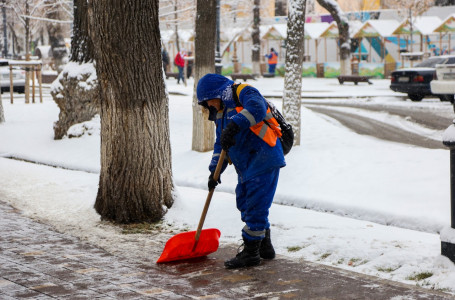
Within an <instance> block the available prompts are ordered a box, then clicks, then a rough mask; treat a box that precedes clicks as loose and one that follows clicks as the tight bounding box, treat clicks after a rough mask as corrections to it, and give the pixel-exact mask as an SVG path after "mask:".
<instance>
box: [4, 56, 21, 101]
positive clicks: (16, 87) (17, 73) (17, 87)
mask: <svg viewBox="0 0 455 300" xmlns="http://www.w3.org/2000/svg"><path fill="white" fill-rule="evenodd" d="M9 73H10V71H9V63H8V61H7V60H4V59H2V60H0V85H1V90H2V93H3V92H9V90H10V75H9ZM13 91H14V92H18V93H24V91H25V71H24V70H17V69H13Z"/></svg>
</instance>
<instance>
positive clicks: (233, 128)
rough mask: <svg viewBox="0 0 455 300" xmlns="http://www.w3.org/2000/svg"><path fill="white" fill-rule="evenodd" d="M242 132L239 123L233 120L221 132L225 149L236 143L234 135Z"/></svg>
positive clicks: (222, 144)
mask: <svg viewBox="0 0 455 300" xmlns="http://www.w3.org/2000/svg"><path fill="white" fill-rule="evenodd" d="M239 132H240V127H239V125H237V124H235V122H231V123H229V124H228V126H226V128H225V129H224V130H223V132H222V133H221V138H220V144H221V148H223V150H225V151H227V150H228V149H229V148H231V147H232V146H234V145H235V139H234V136H235V135H236V134H237V133H239Z"/></svg>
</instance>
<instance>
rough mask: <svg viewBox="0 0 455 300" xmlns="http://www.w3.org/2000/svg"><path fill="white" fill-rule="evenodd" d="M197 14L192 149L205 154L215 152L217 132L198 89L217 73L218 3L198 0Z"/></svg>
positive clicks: (209, 0)
mask: <svg viewBox="0 0 455 300" xmlns="http://www.w3.org/2000/svg"><path fill="white" fill-rule="evenodd" d="M196 13H197V18H196V37H195V40H194V44H195V64H194V93H193V142H192V144H193V145H192V149H193V150H194V151H200V152H205V151H209V150H213V144H214V141H215V140H214V135H215V131H214V126H213V122H212V121H208V115H209V114H208V110H207V109H205V108H203V107H201V106H200V105H198V104H197V95H196V88H197V83H198V81H199V79H200V78H201V77H203V76H204V75H205V74H207V73H215V35H216V1H213V0H198V1H197V12H196Z"/></svg>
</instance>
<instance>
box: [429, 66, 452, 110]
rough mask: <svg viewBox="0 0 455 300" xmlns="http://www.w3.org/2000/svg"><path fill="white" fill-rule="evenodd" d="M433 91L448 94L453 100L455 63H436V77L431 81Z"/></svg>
mask: <svg viewBox="0 0 455 300" xmlns="http://www.w3.org/2000/svg"><path fill="white" fill-rule="evenodd" d="M430 85H431V92H432V93H433V94H435V95H438V96H447V97H449V100H450V101H451V102H453V99H454V95H455V64H453V65H448V64H447V65H436V78H435V79H433V80H432V81H431V84H430Z"/></svg>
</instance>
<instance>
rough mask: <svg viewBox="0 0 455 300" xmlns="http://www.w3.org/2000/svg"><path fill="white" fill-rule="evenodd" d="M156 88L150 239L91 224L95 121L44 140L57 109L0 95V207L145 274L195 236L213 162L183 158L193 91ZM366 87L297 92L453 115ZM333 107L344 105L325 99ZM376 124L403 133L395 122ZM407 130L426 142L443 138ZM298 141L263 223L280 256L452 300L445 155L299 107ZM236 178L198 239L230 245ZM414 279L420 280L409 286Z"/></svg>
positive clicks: (276, 91)
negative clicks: (156, 156)
mask: <svg viewBox="0 0 455 300" xmlns="http://www.w3.org/2000/svg"><path fill="white" fill-rule="evenodd" d="M166 82H167V89H168V92H169V93H170V105H169V107H170V127H171V128H170V130H171V133H170V134H171V145H172V160H173V161H172V166H173V176H174V181H175V184H176V187H177V188H176V202H175V204H174V206H173V208H172V209H171V210H170V211H169V212H168V213H167V215H166V217H165V220H164V222H163V224H162V225H160V226H161V228H162V231H161V233H160V234H157V235H124V234H121V229H119V228H117V227H114V226H111V225H109V224H106V223H104V222H100V221H99V216H98V215H97V214H96V212H95V211H94V209H93V204H94V201H95V196H96V192H97V185H98V174H97V173H98V172H99V168H100V163H99V161H100V153H99V152H100V151H99V146H100V141H99V139H100V138H99V119H95V120H93V122H90V123H89V124H88V125H90V126H91V128H92V129H91V131H90V132H91V135H88V134H86V135H84V136H82V137H81V138H73V139H68V138H65V139H63V140H60V141H54V140H53V129H52V125H53V122H55V121H56V120H57V118H58V113H59V110H58V108H57V106H56V104H55V103H54V102H53V101H52V99H51V98H50V97H49V96H47V97H45V101H44V103H43V104H40V103H37V104H27V105H26V104H24V101H23V96H18V98H16V100H15V103H14V104H13V105H11V104H10V102H9V94H3V95H2V98H3V107H4V110H5V119H6V122H5V123H3V124H0V141H1V142H0V156H2V157H5V158H0V182H1V184H0V200H2V201H6V202H8V203H10V204H11V205H13V206H15V207H18V208H19V209H21V210H23V211H24V212H25V214H27V215H28V216H31V217H34V218H37V219H39V220H42V221H45V222H47V223H50V224H52V225H53V226H55V227H56V228H57V229H58V230H61V231H64V232H68V233H70V234H72V235H75V236H79V237H81V238H83V239H86V240H88V241H89V242H92V243H96V244H98V245H100V246H102V247H104V248H106V249H108V250H110V251H112V252H114V253H119V254H121V255H129V256H130V257H132V258H136V259H145V260H147V261H149V262H150V263H153V262H154V261H155V260H156V259H157V258H158V256H159V254H160V253H161V250H162V249H163V246H164V243H165V241H166V240H167V239H168V238H169V237H170V236H171V235H172V234H173V233H171V230H182V229H188V230H194V229H195V228H196V226H197V222H198V220H199V217H200V213H201V211H202V207H203V203H204V201H205V198H206V195H207V190H206V185H207V177H208V175H209V173H208V169H207V167H208V163H209V161H210V158H211V153H210V152H207V153H198V152H193V151H191V132H192V125H191V122H192V106H191V105H192V88H193V81H192V80H190V81H189V83H188V85H187V86H184V85H182V84H180V85H177V84H176V80H173V79H170V80H168V81H166ZM373 82H374V84H373V85H366V84H359V85H358V86H354V85H350V84H348V83H346V84H344V85H339V84H338V82H337V81H336V80H335V79H304V81H303V91H304V96H305V97H314V98H319V99H320V100H321V101H325V102H327V103H330V101H368V102H371V103H387V104H389V105H404V106H413V107H420V108H422V109H432V110H452V106H451V105H450V103H442V102H440V101H439V100H437V99H424V101H422V102H421V103H410V101H409V100H407V101H405V100H403V98H402V97H401V96H402V94H398V93H394V92H392V91H390V90H389V89H388V85H389V81H388V80H374V81H373ZM248 83H250V84H252V85H254V86H256V87H258V89H259V90H261V91H262V92H263V93H264V94H265V95H269V96H279V95H280V94H281V91H282V89H283V80H282V79H281V78H264V79H259V80H257V81H251V82H250V81H248ZM331 96H338V97H339V96H343V97H347V98H348V99H343V100H339V99H338V100H327V99H324V97H331ZM21 97H22V99H21ZM349 97H354V98H349ZM274 101H275V103H276V104H277V105H280V102H279V101H278V100H274ZM370 114H371V115H372V114H373V113H370ZM374 116H375V117H376V118H383V119H385V120H387V121H389V122H392V123H394V124H396V125H397V126H400V128H402V127H403V125H402V124H403V122H404V121H403V120H402V119H400V118H394V117H389V116H384V114H383V113H382V114H374ZM447 125H448V126H449V125H450V124H447ZM406 128H409V130H410V131H413V132H418V133H420V134H424V135H428V136H431V137H432V138H434V139H440V138H441V136H442V133H441V132H433V131H431V132H429V131H428V130H427V129H422V128H417V127H415V126H407V127H406ZM73 130H77V128H73ZM301 141H302V144H301V145H300V146H298V147H295V148H293V149H292V151H291V153H290V154H289V155H288V156H286V161H287V166H286V167H285V168H284V169H282V172H281V174H280V182H279V186H278V190H277V193H276V197H275V204H274V205H273V206H272V209H271V212H270V221H271V223H272V240H273V242H274V245H275V248H276V250H277V252H278V254H281V255H284V256H287V257H289V258H290V259H295V260H297V261H300V260H310V261H315V262H320V263H323V264H328V265H334V266H337V267H340V268H345V269H349V270H353V271H357V272H362V273H366V274H370V275H375V276H380V277H382V278H387V279H392V280H397V281H402V282H406V283H410V284H418V285H421V286H424V287H428V288H436V289H444V290H449V291H451V292H455V265H454V264H453V263H452V262H450V260H448V259H447V258H445V257H443V256H441V255H440V236H439V232H440V231H441V230H442V229H443V228H444V227H447V226H449V225H450V185H449V173H450V170H449V151H447V150H433V149H423V148H419V147H413V146H409V145H404V144H398V143H391V142H386V141H382V140H377V139H375V138H372V137H368V136H362V135H358V134H356V133H354V132H352V131H350V130H349V129H347V128H345V127H343V126H342V125H340V124H339V123H338V122H336V121H335V120H333V119H330V118H328V117H326V116H321V115H318V114H316V113H314V112H312V111H311V110H308V109H306V108H304V107H303V108H302V136H301ZM6 157H14V158H18V159H22V160H26V161H33V162H38V163H41V164H44V165H38V164H32V163H28V162H24V161H18V160H11V159H7V158H6ZM46 165H50V166H58V167H61V168H52V167H49V166H46ZM63 168H66V169H63ZM75 170H77V171H75ZM236 179H237V177H236V175H235V171H234V169H233V168H232V167H230V168H228V169H227V170H226V172H225V173H224V174H223V175H222V182H223V183H222V184H221V185H220V186H218V188H217V191H216V192H215V195H214V198H213V200H212V204H211V207H210V209H209V213H208V216H207V220H206V223H205V228H209V227H216V228H219V229H220V231H221V233H222V235H221V242H222V243H237V242H238V240H239V238H240V230H241V228H242V227H243V225H242V223H241V221H240V217H239V213H238V212H237V210H236V208H235V195H234V189H235V184H236ZM422 277H427V278H424V279H419V280H418V279H417V278H422Z"/></svg>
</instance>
